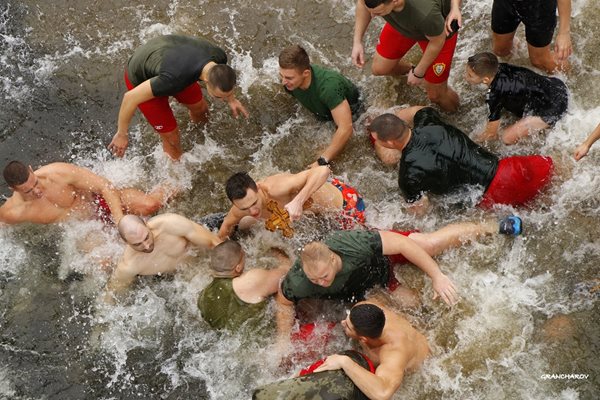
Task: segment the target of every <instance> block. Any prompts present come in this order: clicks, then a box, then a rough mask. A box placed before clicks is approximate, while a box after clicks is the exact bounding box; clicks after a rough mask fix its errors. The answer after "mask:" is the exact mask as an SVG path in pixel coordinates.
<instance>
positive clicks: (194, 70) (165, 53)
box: [127, 35, 227, 97]
mask: <svg viewBox="0 0 600 400" xmlns="http://www.w3.org/2000/svg"><path fill="white" fill-rule="evenodd" d="M210 61H213V62H215V63H217V64H225V63H227V55H226V54H225V52H224V51H223V50H222V49H221V48H219V47H217V46H215V45H214V44H212V43H211V42H209V41H207V40H204V39H198V38H194V37H188V36H182V35H164V36H159V37H156V38H154V39H151V40H149V41H148V42H146V43H145V44H143V45H141V46H140V47H138V48H137V49H136V50H135V52H134V53H133V55H132V56H131V58H130V59H129V62H128V64H127V76H128V77H129V80H130V81H131V83H132V84H133V85H134V86H137V85H139V84H141V83H142V82H145V81H147V80H148V79H150V86H151V88H152V94H153V95H154V96H156V97H159V96H174V95H176V94H177V93H179V92H181V91H182V90H183V89H185V88H186V87H188V86H189V85H191V84H192V83H194V82H196V81H198V80H199V79H200V74H201V73H202V70H203V69H204V66H206V64H208V63H209V62H210Z"/></svg>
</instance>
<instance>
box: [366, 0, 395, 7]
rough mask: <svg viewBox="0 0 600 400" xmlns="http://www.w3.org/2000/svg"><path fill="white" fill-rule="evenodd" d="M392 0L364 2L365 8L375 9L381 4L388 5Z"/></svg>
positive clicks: (368, 0) (367, 0)
mask: <svg viewBox="0 0 600 400" xmlns="http://www.w3.org/2000/svg"><path fill="white" fill-rule="evenodd" d="M390 1H392V0H365V6H367V8H375V7H377V6H379V5H381V4H388V3H389V2H390Z"/></svg>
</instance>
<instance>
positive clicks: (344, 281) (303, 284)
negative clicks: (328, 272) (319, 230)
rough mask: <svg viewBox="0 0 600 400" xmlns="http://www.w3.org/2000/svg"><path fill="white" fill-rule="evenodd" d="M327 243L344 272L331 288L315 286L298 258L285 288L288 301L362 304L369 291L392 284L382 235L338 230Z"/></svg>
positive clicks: (284, 281)
mask: <svg viewBox="0 0 600 400" xmlns="http://www.w3.org/2000/svg"><path fill="white" fill-rule="evenodd" d="M324 243H325V244H326V245H327V247H329V249H331V250H332V251H333V252H334V253H336V254H337V255H339V256H340V257H341V259H342V270H341V271H340V272H338V273H337V275H336V276H335V279H334V280H333V283H332V284H331V286H329V287H322V286H319V285H315V284H314V283H312V282H311V281H310V280H309V279H308V278H307V276H306V274H305V273H304V270H303V269H302V261H301V260H300V258H298V259H296V262H295V263H294V265H293V266H292V268H291V269H290V272H288V274H287V275H286V276H285V279H284V280H283V282H282V285H281V289H282V292H283V295H284V296H285V298H287V299H288V300H290V301H293V302H297V301H299V300H302V299H305V298H326V299H341V300H347V301H359V300H362V299H363V298H364V295H365V292H366V291H367V290H369V289H371V288H372V287H374V286H376V285H381V286H384V285H385V284H386V283H387V282H388V277H389V272H390V265H389V261H388V259H387V257H385V256H384V255H383V249H382V244H381V236H380V235H379V232H372V231H362V230H352V231H336V232H333V233H332V234H330V235H329V236H327V238H326V239H325V241H324Z"/></svg>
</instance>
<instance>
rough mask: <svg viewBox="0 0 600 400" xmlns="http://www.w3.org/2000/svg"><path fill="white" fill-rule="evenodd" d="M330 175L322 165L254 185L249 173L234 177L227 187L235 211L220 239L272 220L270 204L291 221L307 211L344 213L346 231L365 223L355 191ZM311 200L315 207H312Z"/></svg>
mask: <svg viewBox="0 0 600 400" xmlns="http://www.w3.org/2000/svg"><path fill="white" fill-rule="evenodd" d="M329 173H330V170H329V167H328V166H325V165H322V166H317V167H314V168H311V169H308V170H305V171H302V172H299V173H297V174H277V175H273V176H269V177H267V178H265V179H264V180H262V181H259V182H254V180H253V179H252V178H251V177H250V176H249V175H248V174H247V173H245V172H238V173H237V174H234V175H233V176H231V177H230V178H229V179H228V180H227V183H226V184H225V191H226V192H227V197H228V198H229V200H231V202H232V203H233V207H231V209H230V210H229V213H228V214H227V216H226V217H225V219H224V220H223V223H222V224H221V229H220V230H219V237H220V238H221V239H225V238H227V237H229V235H230V234H231V233H232V232H233V230H234V228H235V226H236V225H238V224H239V223H240V222H241V223H242V224H246V223H247V222H248V221H247V220H248V219H250V220H251V221H250V222H251V223H254V222H256V220H258V219H261V220H268V219H269V218H270V217H271V215H272V213H271V211H269V209H268V208H267V207H268V205H269V204H268V203H269V202H270V201H274V202H276V203H277V206H278V207H279V208H282V209H285V210H286V211H287V212H288V213H289V218H290V220H291V221H295V220H298V219H299V218H300V217H301V215H302V211H303V208H305V207H306V208H308V209H310V210H313V211H323V210H340V211H341V214H342V216H341V220H340V222H341V224H342V226H343V227H344V228H350V227H352V226H353V225H354V224H355V223H360V224H362V223H364V221H365V217H364V209H365V205H364V202H363V199H362V198H361V197H360V195H359V194H358V193H357V191H356V190H355V189H354V188H352V187H350V186H348V185H346V184H345V183H343V182H340V181H339V180H337V179H331V181H329V182H328V181H327V177H328V176H329ZM310 199H312V204H309V200H310ZM309 205H310V207H308V206H309ZM243 219H245V221H242V220H243ZM284 233H285V232H284Z"/></svg>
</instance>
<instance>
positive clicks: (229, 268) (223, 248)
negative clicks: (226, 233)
mask: <svg viewBox="0 0 600 400" xmlns="http://www.w3.org/2000/svg"><path fill="white" fill-rule="evenodd" d="M243 253H244V251H243V250H242V246H240V244H239V243H238V242H236V241H233V240H226V241H224V242H222V243H220V244H218V245H217V246H215V248H214V249H212V251H211V254H210V269H212V271H213V272H214V275H215V276H230V275H231V272H233V269H234V268H235V267H236V266H237V265H238V264H239V262H240V260H241V258H242V254H243Z"/></svg>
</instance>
